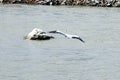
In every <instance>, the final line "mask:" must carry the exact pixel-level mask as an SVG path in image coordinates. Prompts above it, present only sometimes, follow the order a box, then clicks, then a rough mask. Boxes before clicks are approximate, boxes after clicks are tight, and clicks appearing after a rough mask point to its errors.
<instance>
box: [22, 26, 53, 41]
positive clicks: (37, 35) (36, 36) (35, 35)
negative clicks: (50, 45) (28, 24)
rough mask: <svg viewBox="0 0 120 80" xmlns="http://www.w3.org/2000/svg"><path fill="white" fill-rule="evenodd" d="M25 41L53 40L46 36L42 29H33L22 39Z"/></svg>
mask: <svg viewBox="0 0 120 80" xmlns="http://www.w3.org/2000/svg"><path fill="white" fill-rule="evenodd" d="M24 38H25V39H29V40H49V39H51V38H54V37H53V36H50V35H48V34H46V32H44V31H43V30H42V29H38V28H34V29H33V30H32V31H31V32H30V33H29V34H28V35H27V36H25V37H24Z"/></svg>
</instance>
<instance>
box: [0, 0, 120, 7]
mask: <svg viewBox="0 0 120 80" xmlns="http://www.w3.org/2000/svg"><path fill="white" fill-rule="evenodd" d="M0 3H3V4H39V5H77V6H97V7H120V0H0Z"/></svg>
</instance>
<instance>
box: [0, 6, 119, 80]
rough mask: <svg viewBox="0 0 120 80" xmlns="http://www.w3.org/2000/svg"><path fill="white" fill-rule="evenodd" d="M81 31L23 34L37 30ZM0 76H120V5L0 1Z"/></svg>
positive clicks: (78, 79) (50, 79)
mask: <svg viewBox="0 0 120 80" xmlns="http://www.w3.org/2000/svg"><path fill="white" fill-rule="evenodd" d="M35 27H36V28H41V29H43V30H45V31H49V30H56V29H57V30H61V31H63V32H66V33H70V34H77V35H80V36H81V38H82V39H84V40H85V41H86V43H85V44H84V43H82V42H80V41H79V40H73V39H67V38H65V37H63V36H61V35H55V34H54V35H53V36H55V39H51V40H48V41H30V40H24V39H23V37H24V36H25V35H26V34H27V33H29V32H30V31H31V30H32V29H33V28H35ZM0 36H1V38H0V80H119V79H120V8H93V7H70V6H40V5H36V6H34V5H19V4H18V5H0Z"/></svg>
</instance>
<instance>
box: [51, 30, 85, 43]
mask: <svg viewBox="0 0 120 80" xmlns="http://www.w3.org/2000/svg"><path fill="white" fill-rule="evenodd" d="M49 33H58V34H62V35H64V36H65V37H67V38H73V39H78V40H80V41H82V42H83V43H85V41H84V40H82V39H81V38H80V37H79V36H77V35H71V34H66V33H64V32H62V31H59V30H54V31H49Z"/></svg>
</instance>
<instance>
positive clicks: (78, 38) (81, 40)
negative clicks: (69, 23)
mask: <svg viewBox="0 0 120 80" xmlns="http://www.w3.org/2000/svg"><path fill="white" fill-rule="evenodd" d="M72 38H73V39H78V40H80V41H82V42H83V43H85V41H84V40H83V39H82V38H80V37H72Z"/></svg>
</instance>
